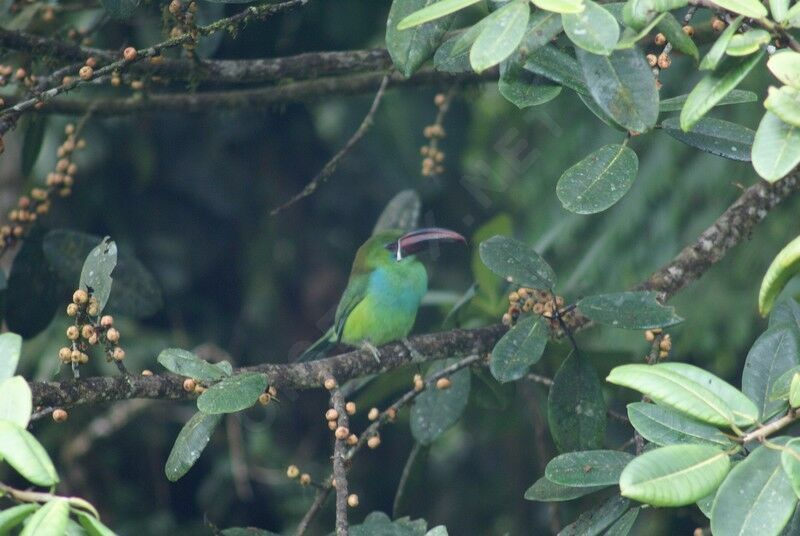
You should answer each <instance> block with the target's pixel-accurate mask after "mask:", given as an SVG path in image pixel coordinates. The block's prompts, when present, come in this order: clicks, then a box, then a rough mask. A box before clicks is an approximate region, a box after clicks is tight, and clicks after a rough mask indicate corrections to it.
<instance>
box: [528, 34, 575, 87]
mask: <svg viewBox="0 0 800 536" xmlns="http://www.w3.org/2000/svg"><path fill="white" fill-rule="evenodd" d="M525 69H527V70H528V71H531V72H532V73H536V74H538V75H540V76H544V77H545V78H548V79H550V80H552V81H554V82H558V83H559V84H561V85H562V86H565V87H568V88H570V89H571V90H573V91H576V92H578V93H581V94H584V95H588V94H589V88H587V87H586V83H585V82H584V81H583V75H582V74H581V70H580V67H579V66H578V62H577V61H575V58H573V57H572V56H570V55H569V54H567V53H566V52H564V51H562V50H561V49H559V48H557V47H555V46H553V45H547V46H543V47H540V48H538V49H536V50H535V51H533V52H532V53H530V54H528V56H527V57H526V60H525Z"/></svg>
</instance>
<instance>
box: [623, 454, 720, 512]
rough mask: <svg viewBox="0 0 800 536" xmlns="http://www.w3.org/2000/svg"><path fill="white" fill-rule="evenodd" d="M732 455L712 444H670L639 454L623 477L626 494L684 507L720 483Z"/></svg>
mask: <svg viewBox="0 0 800 536" xmlns="http://www.w3.org/2000/svg"><path fill="white" fill-rule="evenodd" d="M730 465H731V461H730V458H729V457H728V454H727V453H725V452H724V451H722V450H720V449H719V448H717V447H712V446H710V445H670V446H668V447H661V448H658V449H655V450H651V451H649V452H646V453H644V454H642V455H641V456H638V457H637V458H635V459H634V460H633V461H632V462H631V463H629V464H628V465H627V467H625V470H624V471H622V475H621V476H620V477H619V488H620V492H621V493H622V495H623V496H624V497H629V498H631V499H635V500H637V501H639V502H643V503H646V504H652V505H653V506H684V505H687V504H692V503H693V502H695V501H697V500H699V499H702V498H703V497H705V496H706V495H708V494H709V493H711V492H712V491H714V490H715V489H717V487H718V486H719V484H720V482H722V479H723V478H725V475H727V474H728V471H729V470H730Z"/></svg>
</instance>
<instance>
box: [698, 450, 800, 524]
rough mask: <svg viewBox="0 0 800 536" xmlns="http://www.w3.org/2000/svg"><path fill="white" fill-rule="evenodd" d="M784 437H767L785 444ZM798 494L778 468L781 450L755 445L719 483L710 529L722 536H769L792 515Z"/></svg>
mask: <svg viewBox="0 0 800 536" xmlns="http://www.w3.org/2000/svg"><path fill="white" fill-rule="evenodd" d="M786 440H787V438H777V439H770V442H771V443H775V444H781V445H782V444H784V443H786ZM796 505H797V497H796V496H795V494H794V492H793V491H792V486H791V484H790V483H789V479H788V478H787V477H786V475H785V474H784V471H783V468H782V467H781V452H780V451H778V450H773V449H770V448H767V447H765V446H759V447H757V448H756V449H755V450H754V451H753V452H752V453H751V454H750V455H749V456H747V458H745V459H744V461H742V462H740V463H738V464H737V465H736V467H734V468H733V469H732V470H731V472H730V474H729V475H728V477H727V478H726V479H725V480H724V481H723V482H722V485H721V486H720V487H719V491H717V495H716V498H715V499H714V506H713V508H712V510H711V531H712V533H714V534H721V535H724V536H750V535H753V534H758V535H759V536H771V535H777V534H778V533H780V531H781V529H782V528H783V527H784V525H786V523H788V521H789V518H791V517H792V514H793V513H794V510H795V507H796Z"/></svg>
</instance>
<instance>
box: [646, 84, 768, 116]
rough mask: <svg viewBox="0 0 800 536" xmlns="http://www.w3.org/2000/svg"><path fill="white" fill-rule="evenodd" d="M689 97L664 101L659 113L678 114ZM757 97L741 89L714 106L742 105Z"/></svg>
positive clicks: (755, 99)
mask: <svg viewBox="0 0 800 536" xmlns="http://www.w3.org/2000/svg"><path fill="white" fill-rule="evenodd" d="M688 97H689V95H688V94H687V95H679V96H677V97H672V98H670V99H664V100H662V101H661V102H660V103H659V105H658V106H659V110H660V111H661V112H679V111H680V110H681V108H683V105H684V103H685V102H686V99H687V98H688ZM757 100H758V95H756V94H755V93H753V92H752V91H743V90H741V89H734V90H731V92H730V93H728V94H727V95H725V96H724V97H723V98H722V99H720V101H719V102H717V103H716V104H715V106H723V105H727V104H743V103H748V102H756V101H757Z"/></svg>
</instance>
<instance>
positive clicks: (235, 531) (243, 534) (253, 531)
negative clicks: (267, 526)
mask: <svg viewBox="0 0 800 536" xmlns="http://www.w3.org/2000/svg"><path fill="white" fill-rule="evenodd" d="M220 534H221V535H222V536H280V535H279V534H276V533H274V532H270V531H268V530H262V529H257V528H254V527H231V528H228V529H223V530H222V532H221V533H220Z"/></svg>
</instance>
